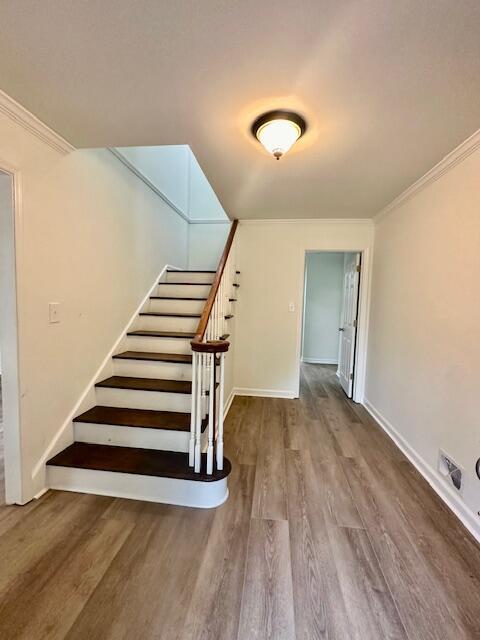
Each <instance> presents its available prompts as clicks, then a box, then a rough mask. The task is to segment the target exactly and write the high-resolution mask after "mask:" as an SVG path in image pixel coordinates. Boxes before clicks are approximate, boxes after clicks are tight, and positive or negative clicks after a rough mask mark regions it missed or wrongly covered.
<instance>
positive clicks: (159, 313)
mask: <svg viewBox="0 0 480 640" xmlns="http://www.w3.org/2000/svg"><path fill="white" fill-rule="evenodd" d="M139 315H140V316H157V317H160V318H201V317H202V314H201V313H182V312H177V313H175V312H163V311H142V312H141V313H139Z"/></svg>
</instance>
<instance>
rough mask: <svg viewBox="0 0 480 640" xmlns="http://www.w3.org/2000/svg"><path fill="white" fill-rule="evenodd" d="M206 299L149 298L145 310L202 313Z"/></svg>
mask: <svg viewBox="0 0 480 640" xmlns="http://www.w3.org/2000/svg"><path fill="white" fill-rule="evenodd" d="M205 302H206V300H155V299H151V300H150V302H149V304H148V308H147V309H146V311H153V312H156V313H202V311H203V308H204V307H205Z"/></svg>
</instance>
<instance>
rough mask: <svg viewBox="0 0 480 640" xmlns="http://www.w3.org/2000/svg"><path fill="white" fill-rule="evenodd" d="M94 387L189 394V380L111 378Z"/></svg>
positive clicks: (190, 389) (190, 386) (190, 385)
mask: <svg viewBox="0 0 480 640" xmlns="http://www.w3.org/2000/svg"><path fill="white" fill-rule="evenodd" d="M95 386H96V387H101V388H109V389H129V390H133V391H160V392H163V393H187V394H188V393H191V392H192V383H191V381H190V380H161V379H159V378H134V377H130V376H111V377H110V378H106V379H105V380H102V381H101V382H97V384H96V385H95Z"/></svg>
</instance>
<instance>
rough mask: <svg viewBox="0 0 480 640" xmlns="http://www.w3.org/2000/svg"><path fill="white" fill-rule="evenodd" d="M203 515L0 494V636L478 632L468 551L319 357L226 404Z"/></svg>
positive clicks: (381, 636)
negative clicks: (2, 499) (9, 500)
mask: <svg viewBox="0 0 480 640" xmlns="http://www.w3.org/2000/svg"><path fill="white" fill-rule="evenodd" d="M227 455H228V456H229V458H230V459H231V461H232V463H233V465H234V469H233V472H232V475H231V478H230V498H229V500H228V501H227V503H226V504H225V505H223V506H222V507H220V508H219V509H216V510H213V511H202V510H195V509H187V508H181V507H170V506H165V505H157V504H148V503H141V502H135V501H129V500H120V499H113V498H108V497H100V496H88V495H80V494H73V493H66V492H53V491H51V492H49V493H48V494H46V495H45V496H44V497H43V498H41V499H40V500H38V501H35V502H32V503H30V504H28V505H26V506H25V507H14V506H13V507H12V506H5V505H3V506H1V505H0V638H1V639H2V640H13V639H14V638H15V639H18V638H22V639H25V640H47V639H48V640H63V639H68V640H111V639H115V640H117V639H118V640H119V639H122V640H123V639H125V640H127V639H128V640H153V639H155V640H174V639H177V640H236V639H238V640H257V639H258V640H270V639H271V640H283V639H285V640H287V639H288V640H291V639H293V638H296V639H297V640H307V639H308V640H314V639H317V638H318V639H327V640H467V639H468V640H470V639H480V548H479V546H478V545H477V544H476V543H475V542H474V540H473V539H472V538H471V537H470V536H469V534H468V533H467V532H466V531H465V530H464V529H463V527H462V526H461V525H460V524H459V523H458V521H457V520H456V519H455V517H454V516H453V515H452V514H451V513H450V512H449V511H448V510H447V509H446V507H444V505H443V504H442V502H441V501H440V500H439V499H438V498H437V497H436V495H435V494H434V493H433V491H432V490H431V489H430V487H429V486H428V485H427V484H426V483H425V482H424V480H423V479H422V478H421V477H420V476H419V475H418V473H417V472H416V471H415V469H414V468H413V467H412V466H411V465H410V464H409V462H408V461H407V460H406V459H405V458H404V456H403V455H402V454H401V453H400V452H399V451H398V449H397V448H396V447H395V446H394V445H393V443H392V442H391V441H390V440H389V439H388V438H387V437H386V436H385V435H384V434H383V432H382V431H381V430H380V429H379V428H378V427H377V426H376V425H375V423H374V422H373V420H372V419H371V418H370V417H369V415H368V414H367V413H366V412H365V410H364V409H363V408H362V407H361V406H358V405H355V404H353V403H352V402H350V401H348V400H347V399H346V397H345V396H344V395H343V392H342V391H341V389H340V388H339V386H338V383H337V379H336V376H335V373H334V370H333V368H332V367H326V366H319V365H305V366H303V367H302V386H301V398H300V399H299V400H281V399H265V398H237V399H236V400H235V402H234V403H233V405H232V408H231V410H230V413H229V415H228V420H227Z"/></svg>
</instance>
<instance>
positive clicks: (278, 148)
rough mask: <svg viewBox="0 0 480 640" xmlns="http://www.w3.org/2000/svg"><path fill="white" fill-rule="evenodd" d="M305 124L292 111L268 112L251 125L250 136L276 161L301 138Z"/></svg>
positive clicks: (300, 117)
mask: <svg viewBox="0 0 480 640" xmlns="http://www.w3.org/2000/svg"><path fill="white" fill-rule="evenodd" d="M306 128H307V123H306V122H305V120H304V119H303V118H302V116H300V115H298V113H294V112H293V111H283V110H277V111H268V112H267V113H264V114H263V115H261V116H259V117H258V118H257V119H256V120H255V122H254V123H253V124H252V135H253V136H254V137H255V138H256V139H257V140H258V141H259V142H260V144H261V145H262V146H264V147H265V149H266V150H267V151H268V153H271V154H272V155H273V156H274V157H275V158H276V159H277V160H280V158H281V157H282V156H283V155H284V154H285V153H287V151H288V150H289V149H291V147H292V146H293V145H294V144H295V142H296V141H297V140H298V139H299V138H301V136H303V134H304V133H305V130H306Z"/></svg>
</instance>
